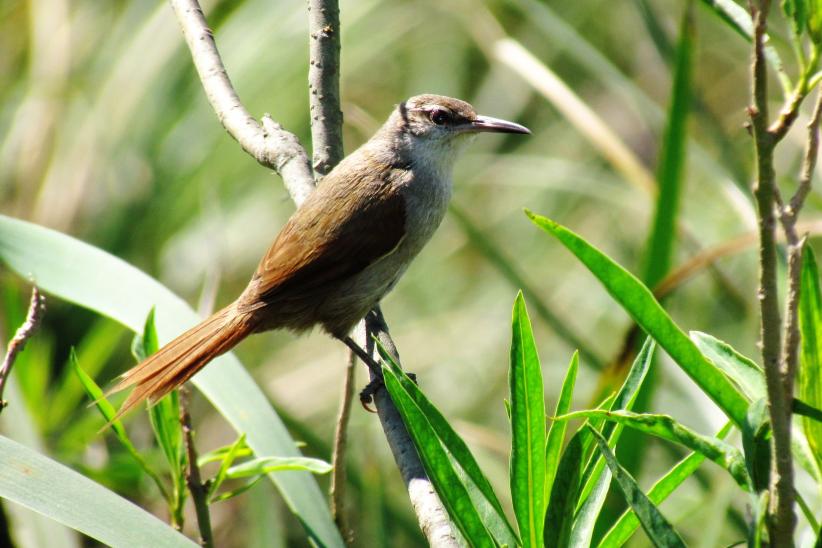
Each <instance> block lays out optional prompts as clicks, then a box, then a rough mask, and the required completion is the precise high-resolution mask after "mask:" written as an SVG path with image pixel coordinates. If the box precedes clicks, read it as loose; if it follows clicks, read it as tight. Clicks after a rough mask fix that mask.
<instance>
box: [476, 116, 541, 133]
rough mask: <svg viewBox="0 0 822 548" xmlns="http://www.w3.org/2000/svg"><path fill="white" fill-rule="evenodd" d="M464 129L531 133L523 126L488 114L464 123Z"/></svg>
mask: <svg viewBox="0 0 822 548" xmlns="http://www.w3.org/2000/svg"><path fill="white" fill-rule="evenodd" d="M465 131H472V132H488V133H522V134H525V135H530V134H531V130H530V129H528V128H527V127H525V126H521V125H519V124H515V123H514V122H509V121H507V120H500V119H499V118H491V117H490V116H477V117H476V118H475V119H474V120H472V121H471V122H470V124H467V125H466V127H465Z"/></svg>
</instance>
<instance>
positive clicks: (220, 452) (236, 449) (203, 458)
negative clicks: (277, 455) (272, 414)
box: [197, 434, 253, 467]
mask: <svg viewBox="0 0 822 548" xmlns="http://www.w3.org/2000/svg"><path fill="white" fill-rule="evenodd" d="M240 440H242V442H241V441H240ZM238 444H239V445H238ZM229 453H233V454H234V458H235V459H238V458H242V457H249V456H251V455H252V454H253V452H252V451H251V449H249V448H248V444H246V442H245V434H241V435H240V437H239V438H237V439H236V440H235V441H234V443H232V444H231V445H224V446H222V447H218V448H217V449H214V450H213V451H209V452H208V453H204V454H202V455H200V456H199V457H198V458H197V465H198V466H200V467H203V466H205V465H206V464H208V463H210V462H218V461H223V460H224V459H225V458H226V456H227V455H228V454H229Z"/></svg>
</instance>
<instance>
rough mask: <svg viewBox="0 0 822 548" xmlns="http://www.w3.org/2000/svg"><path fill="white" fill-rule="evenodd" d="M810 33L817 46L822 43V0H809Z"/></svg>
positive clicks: (808, 23)
mask: <svg viewBox="0 0 822 548" xmlns="http://www.w3.org/2000/svg"><path fill="white" fill-rule="evenodd" d="M807 21H808V22H807V25H808V34H810V37H811V40H813V43H814V44H816V45H817V46H818V45H819V44H820V43H822V0H808V20H807Z"/></svg>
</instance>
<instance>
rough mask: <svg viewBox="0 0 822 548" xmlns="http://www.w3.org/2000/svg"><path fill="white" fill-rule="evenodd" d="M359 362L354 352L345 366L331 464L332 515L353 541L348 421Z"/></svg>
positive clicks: (338, 525)
mask: <svg viewBox="0 0 822 548" xmlns="http://www.w3.org/2000/svg"><path fill="white" fill-rule="evenodd" d="M356 364H357V357H356V356H355V355H354V352H353V351H352V352H350V353H349V356H348V364H347V365H346V366H345V381H344V382H343V392H342V401H341V402H340V414H339V416H338V417H337V426H336V428H335V430H334V450H333V452H332V454H331V465H332V466H333V467H334V470H333V471H332V473H331V474H332V475H331V488H330V490H329V494H330V496H331V516H332V517H333V518H334V522H335V523H336V524H337V528H339V530H340V533H342V536H343V539H345V540H346V541H347V542H351V540H352V539H351V538H350V537H351V526H350V525H349V523H348V515H347V513H346V511H345V486H346V473H345V471H346V470H345V455H346V449H347V447H348V422H349V419H350V418H351V400H352V399H353V396H354V366H355V365H356Z"/></svg>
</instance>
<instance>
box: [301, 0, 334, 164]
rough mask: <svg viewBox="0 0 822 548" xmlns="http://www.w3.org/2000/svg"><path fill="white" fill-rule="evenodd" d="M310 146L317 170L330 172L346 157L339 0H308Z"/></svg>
mask: <svg viewBox="0 0 822 548" xmlns="http://www.w3.org/2000/svg"><path fill="white" fill-rule="evenodd" d="M308 32H309V35H310V37H311V39H310V41H309V47H308V52H309V59H310V61H309V67H308V89H309V92H310V93H309V95H308V99H309V103H310V105H311V146H312V149H313V150H314V162H313V163H314V171H316V172H317V174H319V175H327V174H328V172H329V171H331V170H332V169H333V168H334V166H336V165H337V164H338V163H339V162H340V160H342V159H343V142H342V111H341V110H340V8H339V7H338V5H337V0H308Z"/></svg>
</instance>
